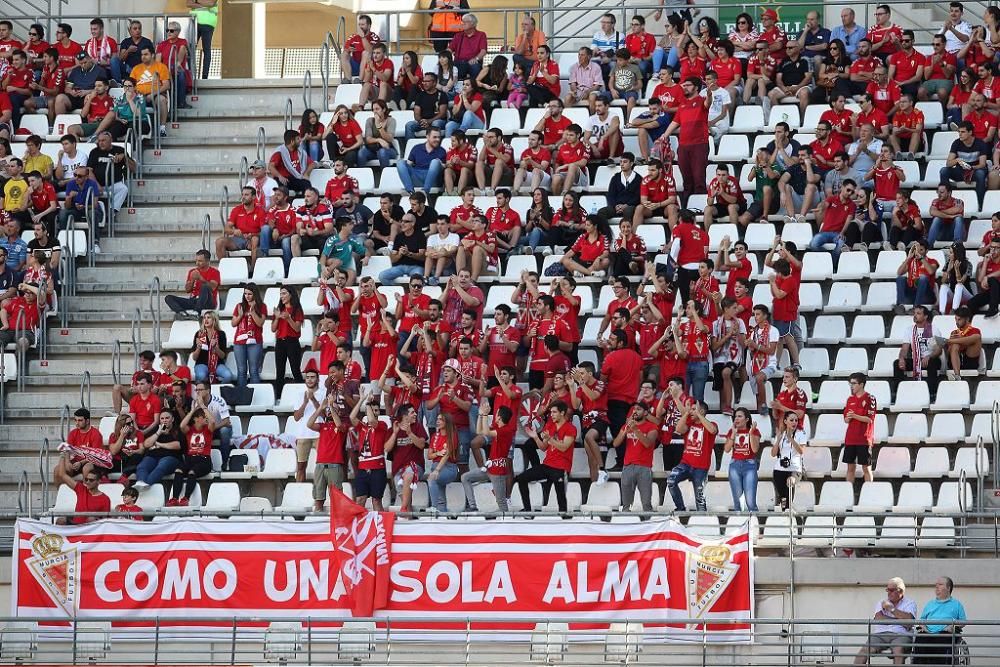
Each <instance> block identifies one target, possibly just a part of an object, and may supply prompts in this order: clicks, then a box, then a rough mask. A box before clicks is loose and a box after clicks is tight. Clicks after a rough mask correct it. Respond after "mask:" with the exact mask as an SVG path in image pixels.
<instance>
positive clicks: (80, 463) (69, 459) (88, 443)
mask: <svg viewBox="0 0 1000 667" xmlns="http://www.w3.org/2000/svg"><path fill="white" fill-rule="evenodd" d="M73 423H74V428H72V429H71V430H70V432H69V433H68V434H67V435H66V444H68V445H70V446H71V447H70V448H66V449H65V451H63V448H62V447H61V448H60V451H62V452H63V453H62V454H60V455H59V461H58V463H56V469H55V474H56V475H57V476H58V475H59V474H60V473H62V474H63V475H65V476H67V477H70V478H72V477H75V476H76V475H79V474H80V473H81V472H82V473H83V474H84V476H86V474H87V473H88V472H90V471H94V472H96V473H97V474H104V472H102V471H101V470H100V469H96V470H95V466H94V461H93V459H92V458H91V457H90V456H88V455H87V452H88V451H90V450H93V451H94V452H102V451H103V450H105V449H106V448H105V446H104V437H103V436H102V435H101V432H100V431H99V430H98V429H97V428H96V427H95V426H93V425H91V423H90V411H89V410H87V409H86V408H78V409H77V410H76V412H74V413H73ZM105 472H106V471H105Z"/></svg>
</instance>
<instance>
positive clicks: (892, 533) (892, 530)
mask: <svg viewBox="0 0 1000 667" xmlns="http://www.w3.org/2000/svg"><path fill="white" fill-rule="evenodd" d="M938 106H939V107H940V105H938ZM916 541H917V518H916V517H912V516H890V517H886V518H885V520H884V521H883V522H882V528H881V530H880V531H879V534H878V537H876V538H875V548H876V549H906V548H907V547H912V546H913V545H914V544H915V543H916Z"/></svg>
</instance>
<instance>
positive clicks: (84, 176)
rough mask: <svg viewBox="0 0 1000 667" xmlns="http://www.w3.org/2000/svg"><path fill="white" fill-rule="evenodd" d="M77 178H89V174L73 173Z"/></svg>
mask: <svg viewBox="0 0 1000 667" xmlns="http://www.w3.org/2000/svg"><path fill="white" fill-rule="evenodd" d="M73 176H75V177H76V178H87V174H73Z"/></svg>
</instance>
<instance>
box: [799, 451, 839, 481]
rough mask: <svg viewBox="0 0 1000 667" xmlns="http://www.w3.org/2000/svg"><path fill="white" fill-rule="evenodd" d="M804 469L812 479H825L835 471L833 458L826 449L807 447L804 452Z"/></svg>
mask: <svg viewBox="0 0 1000 667" xmlns="http://www.w3.org/2000/svg"><path fill="white" fill-rule="evenodd" d="M802 467H804V468H805V469H806V472H807V473H808V474H809V476H810V477H814V478H815V477H824V476H826V475H829V474H830V473H831V472H832V471H833V457H832V456H831V454H830V450H829V449H828V448H826V447H806V448H805V451H804V452H802Z"/></svg>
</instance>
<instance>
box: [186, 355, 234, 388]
mask: <svg viewBox="0 0 1000 667" xmlns="http://www.w3.org/2000/svg"><path fill="white" fill-rule="evenodd" d="M219 361H220V363H219V365H218V366H216V367H215V381H216V382H222V383H224V384H228V383H230V382H232V381H233V372H232V371H231V370H229V366H226V365H225V364H224V363H221V361H222V360H221V359H220V360H219ZM194 379H195V382H204V381H205V380H207V379H208V364H198V365H196V366H195V367H194Z"/></svg>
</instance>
